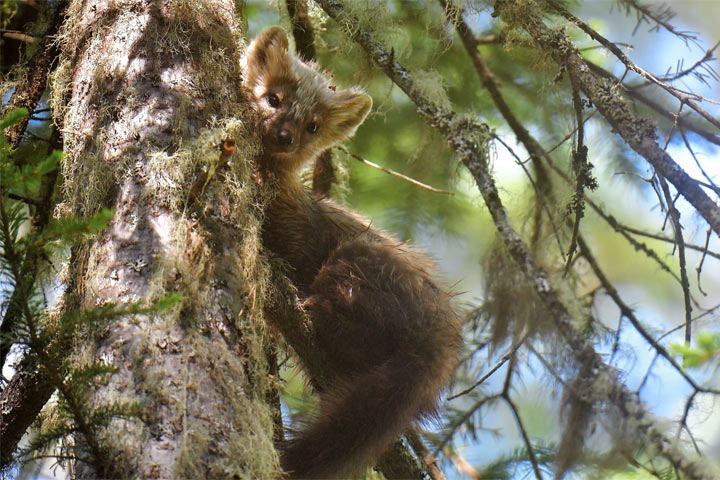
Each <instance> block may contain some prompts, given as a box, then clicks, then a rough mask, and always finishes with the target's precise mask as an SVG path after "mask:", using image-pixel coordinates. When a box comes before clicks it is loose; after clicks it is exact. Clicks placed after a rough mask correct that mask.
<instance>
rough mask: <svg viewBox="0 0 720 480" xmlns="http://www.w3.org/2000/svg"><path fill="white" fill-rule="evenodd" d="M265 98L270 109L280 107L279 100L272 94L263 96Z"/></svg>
mask: <svg viewBox="0 0 720 480" xmlns="http://www.w3.org/2000/svg"><path fill="white" fill-rule="evenodd" d="M265 98H266V99H267V102H268V105H270V106H271V107H272V108H278V107H279V106H280V99H279V98H278V96H277V95H275V94H274V93H268V94H267V95H265Z"/></svg>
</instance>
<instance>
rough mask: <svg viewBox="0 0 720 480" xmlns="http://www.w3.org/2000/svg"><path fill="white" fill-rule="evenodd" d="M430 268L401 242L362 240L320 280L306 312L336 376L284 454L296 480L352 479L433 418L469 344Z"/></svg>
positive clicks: (331, 262) (342, 252)
mask: <svg viewBox="0 0 720 480" xmlns="http://www.w3.org/2000/svg"><path fill="white" fill-rule="evenodd" d="M423 262H425V263H427V260H426V259H425V257H423V256H421V255H420V254H417V253H415V252H413V251H412V250H409V249H407V248H405V247H403V246H402V245H396V244H392V243H390V242H389V241H385V242H384V243H382V242H366V241H363V240H362V239H358V240H355V241H350V242H346V243H345V244H343V245H341V246H340V247H339V248H337V249H336V250H335V251H334V252H333V253H332V255H331V256H330V258H329V259H328V260H327V261H326V262H325V264H324V265H323V267H322V268H321V270H320V272H319V273H318V274H317V276H316V277H315V279H314V281H313V284H312V286H311V287H310V289H309V291H308V293H309V294H310V297H309V298H308V299H307V301H306V307H307V309H308V313H309V316H310V318H311V319H312V324H313V329H314V333H315V340H316V342H317V347H318V348H319V349H321V350H322V351H323V353H324V357H325V360H326V362H327V364H328V370H329V372H330V373H331V378H330V379H329V380H328V385H327V389H326V390H325V391H324V392H322V393H321V395H320V412H319V414H318V416H317V418H315V419H314V422H312V423H310V424H309V425H308V426H307V427H306V428H305V429H303V430H302V431H301V432H300V433H299V434H298V436H297V437H295V438H293V439H291V440H290V441H289V442H288V443H287V444H286V446H285V447H286V448H284V451H283V456H282V464H283V467H284V468H285V470H286V471H287V472H289V473H290V475H291V476H292V477H293V478H313V479H314V478H348V477H349V476H351V475H352V474H356V473H358V470H359V469H361V468H363V467H365V466H366V465H367V464H369V463H370V462H373V461H375V460H377V459H378V458H379V457H380V455H382V454H383V453H384V452H385V450H387V448H388V447H389V446H390V445H391V444H392V442H393V441H394V440H395V439H396V438H397V437H398V436H399V435H401V434H402V433H403V432H404V430H405V429H407V428H408V427H409V426H410V424H411V423H412V422H413V420H416V419H418V418H422V417H426V416H429V415H432V414H433V413H434V411H435V406H436V404H437V399H438V398H437V397H438V395H439V393H440V391H441V390H442V389H443V387H445V386H446V385H447V383H448V381H449V380H450V377H451V376H452V373H453V370H454V369H455V366H456V365H457V359H458V354H459V351H460V347H461V344H462V341H461V337H460V326H459V322H458V320H457V316H456V314H455V312H454V311H453V309H452V306H451V304H450V297H449V295H448V294H447V293H446V292H444V291H442V290H441V289H439V288H438V287H437V286H436V285H435V283H434V282H433V281H432V280H431V279H430V277H429V275H428V273H427V270H428V269H429V267H425V266H424V263H423Z"/></svg>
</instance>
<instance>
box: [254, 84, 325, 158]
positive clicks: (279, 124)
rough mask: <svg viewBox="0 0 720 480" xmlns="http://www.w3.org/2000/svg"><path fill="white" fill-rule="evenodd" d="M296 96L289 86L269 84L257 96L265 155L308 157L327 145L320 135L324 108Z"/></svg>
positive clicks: (294, 89) (293, 89)
mask: <svg viewBox="0 0 720 480" xmlns="http://www.w3.org/2000/svg"><path fill="white" fill-rule="evenodd" d="M297 97H298V89H296V88H294V85H293V84H291V83H280V84H275V85H270V86H268V88H267V90H265V91H264V92H263V93H262V94H261V95H260V98H259V99H258V106H259V107H260V111H261V115H262V141H263V146H264V147H265V151H266V152H270V153H273V154H286V155H295V154H298V153H302V154H304V155H312V153H313V152H315V151H318V150H321V149H323V148H325V147H328V146H329V145H330V143H331V139H330V138H329V137H328V136H327V135H323V133H325V132H323V118H325V117H326V112H325V111H324V109H322V108H321V107H320V106H319V105H315V104H313V103H314V102H308V101H301V100H300V99H298V98H297ZM325 127H327V125H325ZM301 151H302V152H301Z"/></svg>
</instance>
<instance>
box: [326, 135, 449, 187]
mask: <svg viewBox="0 0 720 480" xmlns="http://www.w3.org/2000/svg"><path fill="white" fill-rule="evenodd" d="M337 148H338V149H339V150H340V151H342V152H343V153H345V154H346V155H349V156H351V157H352V158H354V159H355V160H359V161H360V162H361V163H363V164H365V165H367V166H368V167H372V168H376V169H378V170H381V171H383V172H385V173H387V174H388V175H392V176H393V177H396V178H399V179H401V180H405V181H406V182H409V183H412V184H413V185H415V186H418V187H420V188H422V189H425V190H429V191H431V192H435V193H442V194H445V195H455V194H454V193H453V192H448V191H447V190H441V189H439V188H435V187H431V186H430V185H428V184H426V183H422V182H421V181H419V180H415V179H414V178H411V177H408V176H407V175H403V174H402V173H399V172H396V171H395V170H391V169H389V168H387V167H383V166H382V165H378V164H377V163H374V162H371V161H370V160H367V159H365V158H363V157H361V156H360V155H356V154H354V153H352V152H351V151H349V150H348V149H347V148H345V147H343V146H342V145H339V146H338V147H337Z"/></svg>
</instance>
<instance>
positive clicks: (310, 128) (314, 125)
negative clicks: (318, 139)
mask: <svg viewBox="0 0 720 480" xmlns="http://www.w3.org/2000/svg"><path fill="white" fill-rule="evenodd" d="M319 129H320V125H318V124H317V122H310V123H309V124H308V126H307V131H308V133H317V131H318V130H319Z"/></svg>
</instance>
